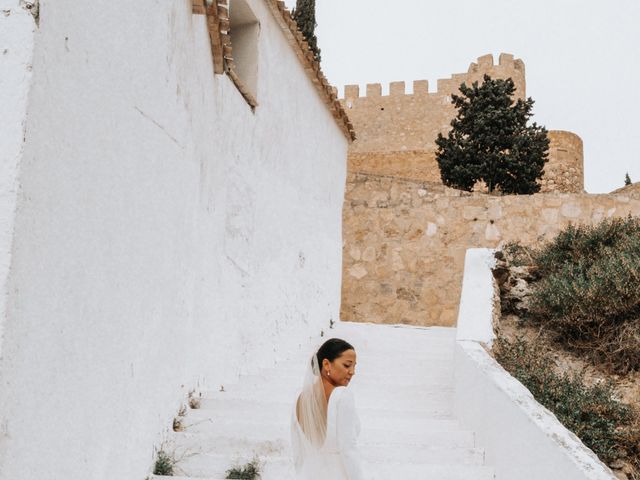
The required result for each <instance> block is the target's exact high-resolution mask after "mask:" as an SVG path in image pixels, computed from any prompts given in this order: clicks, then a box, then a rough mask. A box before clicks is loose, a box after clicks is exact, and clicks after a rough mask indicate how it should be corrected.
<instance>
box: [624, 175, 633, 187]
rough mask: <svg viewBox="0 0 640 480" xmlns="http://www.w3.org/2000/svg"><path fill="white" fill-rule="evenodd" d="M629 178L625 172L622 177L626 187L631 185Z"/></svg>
mask: <svg viewBox="0 0 640 480" xmlns="http://www.w3.org/2000/svg"><path fill="white" fill-rule="evenodd" d="M631 183H632V182H631V177H630V176H629V172H627V173H626V174H625V176H624V184H625V186H626V185H631Z"/></svg>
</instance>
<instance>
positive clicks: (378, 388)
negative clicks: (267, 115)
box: [153, 323, 494, 480]
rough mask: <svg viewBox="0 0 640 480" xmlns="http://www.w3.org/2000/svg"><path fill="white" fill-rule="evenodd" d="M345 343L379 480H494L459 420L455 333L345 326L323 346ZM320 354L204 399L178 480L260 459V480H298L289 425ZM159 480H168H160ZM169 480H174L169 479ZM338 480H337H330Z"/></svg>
mask: <svg viewBox="0 0 640 480" xmlns="http://www.w3.org/2000/svg"><path fill="white" fill-rule="evenodd" d="M331 337H339V338H344V339H345V340H347V341H349V342H350V343H352V344H353V345H354V347H355V348H356V352H357V367H356V375H355V377H354V379H353V380H352V382H351V385H350V386H349V388H350V389H352V390H353V392H354V395H355V399H356V406H357V409H358V414H359V416H360V421H361V425H362V430H361V433H360V438H359V445H360V451H361V453H362V456H363V460H364V463H365V465H364V467H365V469H366V472H367V474H368V476H369V478H370V479H371V480H398V479H408V478H411V479H415V480H436V479H437V480H485V479H492V478H494V472H493V469H492V468H491V467H490V466H487V465H485V462H484V451H483V450H482V449H481V448H479V446H478V445H476V444H475V439H474V434H473V432H469V431H466V430H463V429H462V428H461V427H460V425H459V424H458V422H457V420H456V419H455V417H454V416H453V414H452V398H453V350H454V343H455V329H450V328H438V327H435V328H415V327H401V326H391V325H372V324H356V323H338V324H337V325H336V326H335V328H334V329H331V330H328V331H327V332H325V336H324V338H319V339H318V344H320V343H321V342H322V341H323V340H325V339H327V338H331ZM312 348H313V346H312V345H309V346H308V348H302V349H300V352H302V353H295V354H292V355H290V356H288V357H287V356H284V357H283V360H281V361H279V362H278V364H277V366H276V367H275V368H269V369H264V370H262V372H261V374H259V375H246V376H243V377H241V378H240V380H239V382H238V383H237V384H234V385H224V391H223V392H222V391H210V392H203V398H202V401H201V405H200V408H199V409H190V410H189V411H188V414H187V416H186V417H185V419H184V420H183V424H184V425H185V427H186V429H185V431H183V432H175V433H173V434H172V435H173V437H172V439H171V443H173V444H174V449H175V452H176V453H177V456H178V457H182V459H181V460H180V461H179V463H178V464H177V470H178V472H179V473H181V474H183V475H184V476H183V477H175V476H174V477H172V478H174V479H179V478H183V479H186V478H194V479H195V478H198V479H207V480H221V479H224V478H225V471H226V470H227V469H229V468H230V467H231V466H233V465H234V464H236V465H238V464H239V465H242V464H245V463H247V462H248V461H250V460H251V459H252V458H253V456H254V455H258V456H259V458H260V460H261V461H262V463H263V468H262V476H261V478H262V480H276V479H277V480H289V479H291V480H293V479H294V473H293V464H292V460H291V458H290V457H291V454H290V446H289V431H290V423H289V422H290V415H291V409H292V406H293V402H294V400H295V397H296V393H297V392H298V391H299V389H300V387H301V385H302V381H303V375H304V370H305V362H306V361H307V360H308V358H307V357H309V356H310V353H311V351H312ZM153 478H165V477H160V476H155V477H153ZM166 478H168V477H166ZM327 480H332V479H327Z"/></svg>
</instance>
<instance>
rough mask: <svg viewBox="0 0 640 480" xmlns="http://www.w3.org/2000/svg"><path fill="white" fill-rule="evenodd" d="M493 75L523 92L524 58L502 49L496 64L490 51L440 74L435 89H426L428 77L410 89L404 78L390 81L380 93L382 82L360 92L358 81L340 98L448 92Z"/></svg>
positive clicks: (371, 97)
mask: <svg viewBox="0 0 640 480" xmlns="http://www.w3.org/2000/svg"><path fill="white" fill-rule="evenodd" d="M485 73H486V74H488V75H491V76H492V77H494V78H512V79H513V81H514V82H515V84H516V88H517V92H518V96H519V97H524V96H525V93H526V92H525V67H524V62H523V61H522V60H520V59H515V58H514V57H513V55H512V54H510V53H501V54H500V55H499V57H498V64H497V65H496V64H495V63H494V59H493V54H488V55H483V56H481V57H478V59H477V61H476V62H473V63H471V65H469V69H468V70H467V73H454V74H453V75H451V77H449V78H442V79H439V80H437V82H436V87H437V89H436V91H435V92H429V82H428V81H427V80H414V81H413V93H410V94H409V93H407V92H406V84H405V82H403V81H398V82H391V83H389V94H388V95H382V84H381V83H369V84H367V86H366V89H365V95H363V96H361V95H360V86H359V85H345V87H344V95H343V97H342V98H341V100H346V101H351V102H353V101H354V100H357V99H365V98H370V99H378V98H380V97H399V96H418V97H420V96H423V97H424V96H434V97H436V96H440V97H441V96H450V95H451V94H452V93H456V92H458V89H459V87H460V84H461V83H463V82H466V83H467V84H471V83H473V82H474V81H480V82H481V81H482V77H483V76H484V74H485Z"/></svg>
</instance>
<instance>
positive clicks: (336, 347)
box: [316, 338, 355, 368]
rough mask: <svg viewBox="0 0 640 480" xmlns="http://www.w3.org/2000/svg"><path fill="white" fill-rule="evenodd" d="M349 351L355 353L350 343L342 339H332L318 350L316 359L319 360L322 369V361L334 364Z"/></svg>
mask: <svg viewBox="0 0 640 480" xmlns="http://www.w3.org/2000/svg"><path fill="white" fill-rule="evenodd" d="M347 350H354V351H355V348H353V346H352V345H351V344H350V343H349V342H345V341H344V340H342V339H341V338H330V339H329V340H327V341H326V342H324V343H323V344H322V346H321V347H320V348H319V349H318V353H317V354H316V357H317V358H318V366H319V367H320V368H322V360H324V359H325V358H326V359H327V360H329V361H330V362H333V361H334V360H335V359H336V358H338V357H339V356H340V355H342V354H343V352H346V351H347Z"/></svg>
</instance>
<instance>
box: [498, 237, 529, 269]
mask: <svg viewBox="0 0 640 480" xmlns="http://www.w3.org/2000/svg"><path fill="white" fill-rule="evenodd" d="M502 251H503V252H504V254H505V256H506V259H507V260H508V262H509V265H511V266H514V267H522V266H524V265H531V264H532V263H533V258H532V254H531V249H530V248H527V247H525V246H523V245H520V243H518V242H507V243H505V244H504V246H503V247H502Z"/></svg>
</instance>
